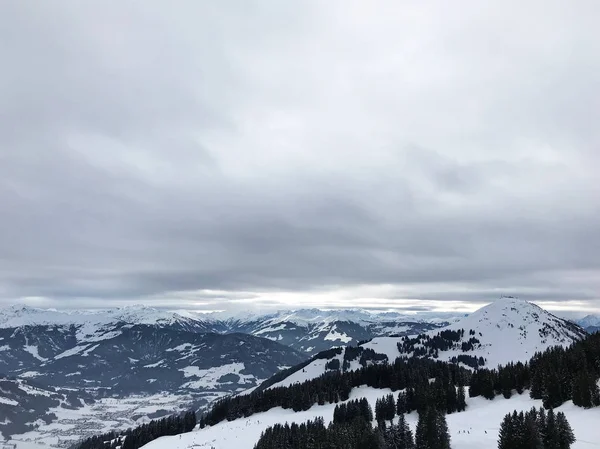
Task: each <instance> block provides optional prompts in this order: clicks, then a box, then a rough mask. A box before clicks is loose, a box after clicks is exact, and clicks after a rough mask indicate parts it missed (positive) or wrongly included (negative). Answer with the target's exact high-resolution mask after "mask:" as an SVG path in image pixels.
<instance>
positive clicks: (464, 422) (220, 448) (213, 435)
mask: <svg viewBox="0 0 600 449" xmlns="http://www.w3.org/2000/svg"><path fill="white" fill-rule="evenodd" d="M388 393H390V390H389V389H381V390H379V389H373V388H367V387H360V388H355V389H354V390H353V391H352V393H351V395H350V399H359V398H362V397H366V398H367V399H368V400H369V402H370V403H371V406H372V407H373V408H374V407H375V401H376V400H377V399H378V398H380V397H382V396H384V395H386V394H388ZM396 394H397V393H396ZM467 404H468V408H467V410H466V411H464V412H462V413H453V414H450V415H448V416H447V420H448V428H449V431H450V435H451V444H452V449H495V448H496V447H497V439H498V429H499V426H500V422H501V421H502V418H503V417H504V415H506V414H507V413H510V412H512V411H513V410H515V409H516V410H524V411H526V410H529V409H531V407H534V406H535V407H540V406H541V405H542V404H541V401H538V400H533V399H530V398H529V396H528V394H527V392H525V394H523V395H520V396H518V395H516V396H513V397H512V398H511V399H504V398H502V397H497V398H496V399H494V400H493V401H488V400H487V399H483V398H467ZM334 408H335V404H327V405H322V406H319V405H315V406H313V407H312V408H311V409H310V410H307V411H304V412H298V413H294V412H293V410H284V409H282V408H279V407H278V408H275V409H272V410H269V411H268V412H264V413H258V414H255V415H253V416H251V417H249V418H244V419H238V420H235V421H230V422H227V421H225V422H221V423H219V424H217V425H215V426H213V427H207V428H205V429H202V430H197V431H194V432H190V433H186V434H183V435H176V436H171V437H162V438H159V439H157V440H155V441H152V442H151V443H148V444H147V445H145V446H144V449H188V448H192V447H193V448H194V449H210V448H214V449H252V448H253V447H254V444H255V443H256V442H257V441H258V439H259V438H260V434H261V433H262V432H263V431H264V430H265V429H267V428H268V427H270V426H272V425H273V424H276V423H285V422H288V423H292V422H296V423H301V422H305V421H307V420H309V419H314V418H315V417H317V416H322V417H323V418H324V420H325V422H326V423H329V422H330V421H331V420H332V419H333V410H334ZM557 411H563V412H564V413H565V415H566V416H567V419H568V420H569V422H570V423H571V426H572V427H573V430H574V432H575V436H576V437H577V442H576V443H575V444H574V445H573V446H572V449H592V448H594V447H598V446H599V445H600V427H599V426H598V423H600V408H595V409H589V410H585V409H582V408H579V407H575V406H574V405H573V404H572V403H571V402H567V403H566V404H564V405H563V406H561V407H560V408H558V409H557ZM417 419H418V416H417V414H416V412H413V413H411V414H410V415H408V417H407V421H408V423H409V424H410V426H411V428H412V430H413V432H414V430H415V428H416V423H417Z"/></svg>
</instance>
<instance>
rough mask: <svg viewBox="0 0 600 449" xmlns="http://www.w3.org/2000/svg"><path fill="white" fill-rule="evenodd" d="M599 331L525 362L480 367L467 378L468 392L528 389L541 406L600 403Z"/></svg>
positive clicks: (508, 393) (507, 394) (482, 393)
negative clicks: (568, 345) (568, 402)
mask: <svg viewBox="0 0 600 449" xmlns="http://www.w3.org/2000/svg"><path fill="white" fill-rule="evenodd" d="M599 377H600V334H593V335H590V336H588V337H587V338H586V339H585V340H581V341H579V342H576V343H574V344H573V345H571V346H570V347H568V348H563V347H560V346H557V347H553V348H549V349H547V350H546V351H544V352H538V353H536V354H535V355H534V356H533V357H532V358H531V360H530V361H529V362H528V363H520V362H518V363H509V364H507V365H504V366H499V367H498V368H497V369H484V368H482V369H479V370H477V371H475V372H474V373H473V375H472V376H471V380H470V386H469V396H471V397H476V396H483V397H485V398H488V399H493V398H494V397H495V396H496V395H500V394H502V395H503V396H504V397H505V398H510V397H511V395H512V392H513V390H515V391H516V392H517V393H518V394H521V393H523V391H524V390H526V389H529V395H530V396H531V398H532V399H541V400H542V401H543V405H544V408H546V409H552V408H556V407H559V406H560V405H562V404H563V403H565V402H566V401H568V400H572V401H573V404H575V405H577V406H579V407H584V408H590V407H596V406H599V405H600V391H599V389H598V383H597V381H598V378H599Z"/></svg>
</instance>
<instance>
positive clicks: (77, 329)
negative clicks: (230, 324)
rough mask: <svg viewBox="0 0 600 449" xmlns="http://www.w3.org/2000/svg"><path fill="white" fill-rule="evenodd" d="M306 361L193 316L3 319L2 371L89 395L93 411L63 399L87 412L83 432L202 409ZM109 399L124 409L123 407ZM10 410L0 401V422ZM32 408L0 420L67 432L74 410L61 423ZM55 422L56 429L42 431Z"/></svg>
mask: <svg viewBox="0 0 600 449" xmlns="http://www.w3.org/2000/svg"><path fill="white" fill-rule="evenodd" d="M303 359H304V356H303V355H301V354H299V353H298V352H296V351H295V350H293V349H292V348H289V347H287V346H284V345H281V344H279V343H277V342H275V341H272V340H269V339H266V338H262V337H258V336H253V335H248V334H242V333H230V334H221V333H216V332H214V324H213V323H207V322H206V321H203V320H199V319H197V318H196V317H194V316H193V315H192V314H190V316H186V314H185V313H173V312H166V311H161V310H156V309H152V308H147V307H128V308H123V309H114V310H107V311H99V312H85V311H77V312H59V311H55V310H42V309H32V308H25V307H12V308H9V309H5V310H2V311H1V312H0V373H3V374H4V375H8V376H12V377H13V378H16V381H18V382H21V383H23V382H34V383H35V384H36V385H40V386H41V388H46V389H49V390H53V389H59V390H60V391H63V390H70V391H72V393H71V395H72V396H73V397H74V398H76V397H80V398H87V397H90V398H94V399H95V400H96V401H97V402H98V403H99V404H100V406H98V407H90V406H89V404H90V402H89V401H87V400H86V401H85V404H84V403H82V402H80V401H79V402H78V401H76V400H72V401H70V404H71V405H70V407H73V408H81V409H82V410H83V409H84V408H85V410H86V411H85V414H86V415H85V419H84V420H83V421H82V422H81V425H82V426H88V427H89V426H90V425H91V424H90V423H95V424H94V425H97V426H101V425H102V423H104V422H107V420H108V421H109V422H113V423H116V422H119V423H120V424H119V425H121V424H122V425H127V426H130V425H132V424H133V423H135V422H138V419H142V418H143V417H144V416H146V417H150V416H152V414H153V413H156V412H159V411H161V413H172V412H174V411H177V410H180V407H193V408H200V407H202V406H205V405H207V404H209V403H211V402H212V401H214V400H215V399H217V398H219V397H222V396H224V395H229V394H233V393H238V392H240V391H243V390H246V389H248V388H253V387H256V386H257V385H259V384H260V383H261V382H262V381H263V380H265V379H267V378H269V377H271V376H272V375H273V374H275V373H277V372H279V371H280V370H281V369H284V368H287V367H289V366H292V365H295V364H297V363H300V362H301V361H302V360H303ZM23 385H25V384H23ZM44 386H47V387H44ZM2 391H3V390H2V385H0V393H1V392H2ZM165 392H168V393H165ZM0 396H1V395H0ZM165 396H166V399H165ZM109 398H116V399H118V400H119V401H121V403H125V402H127V403H130V406H128V407H125V408H123V407H122V406H121V404H119V403H112V402H110V400H109ZM15 400H16V399H15ZM103 400H106V403H101V401H103ZM163 400H164V402H165V403H164V404H161V401H163ZM17 402H19V403H21V402H23V401H20V400H17ZM54 402H56V401H54ZM23 403H27V402H26V401H25V402H23ZM86 404H87V405H86ZM9 405H12V404H4V405H2V399H1V397H0V423H1V422H2V415H1V407H4V406H6V407H9ZM52 407H54V408H56V407H57V405H56V404H53V405H52ZM9 408H10V407H9ZM38 408H39V410H40V413H38V414H37V415H36V416H38V415H39V416H38V417H37V418H36V417H33V416H29V414H27V413H16V414H14V413H13V415H14V416H13V417H12V418H11V417H8V418H6V419H8V420H9V421H10V423H8V422H7V425H8V424H10V425H11V426H12V428H15V429H17V430H23V429H25V428H26V427H27V426H25V424H26V422H38V424H40V425H42V426H46V427H47V428H48V429H47V430H48V432H50V433H53V434H55V433H56V432H57V428H56V426H59V427H60V425H62V424H63V423H62V421H61V420H64V419H67V421H68V422H69V423H71V424H70V426H71V427H73V422H74V419H73V417H72V416H73V415H77V413H73V414H72V415H68V414H67V417H66V418H65V413H64V411H63V410H62V409H59V411H60V413H58V412H57V413H54V415H52V414H48V415H46V414H45V413H46V412H45V411H44V410H47V408H48V407H46V408H44V407H41V406H40V407H38ZM13 409H14V407H13ZM42 411H43V412H44V413H42ZM82 413H83V412H82ZM132 414H135V416H133V415H132ZM55 415H56V416H59V418H58V419H59V421H61V422H59V423H51V424H48V420H51V421H52V420H53V419H56V416H55ZM21 418H22V419H21ZM30 418H32V419H30ZM134 418H135V419H134ZM39 419H42V421H39ZM24 420H25V421H24ZM78 425H79V424H78ZM52 426H55V427H54V428H53V427H52ZM86 432H88V430H86ZM67 433H68V435H62V436H61V437H62V438H66V437H70V436H72V435H71V433H72V430H69V428H67ZM80 436H81V435H79V437H80Z"/></svg>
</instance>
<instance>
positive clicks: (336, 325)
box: [205, 309, 455, 356]
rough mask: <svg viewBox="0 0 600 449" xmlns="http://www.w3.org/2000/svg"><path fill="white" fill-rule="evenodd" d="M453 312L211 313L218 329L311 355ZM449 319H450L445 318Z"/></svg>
mask: <svg viewBox="0 0 600 449" xmlns="http://www.w3.org/2000/svg"><path fill="white" fill-rule="evenodd" d="M453 318H455V316H454V315H442V316H440V315H434V316H425V315H423V316H418V315H417V316H416V315H406V314H400V313H397V312H383V313H374V312H369V311H366V310H357V309H348V310H319V309H300V310H284V311H278V312H275V313H271V314H266V315H259V314H243V315H240V314H238V315H233V316H231V315H229V314H223V313H215V314H210V315H208V316H206V317H205V319H206V320H207V323H212V325H213V326H214V330H215V331H217V332H243V333H247V334H251V335H255V336H260V337H264V338H268V339H269V340H273V341H277V342H279V343H281V344H284V345H286V346H290V347H291V348H294V349H296V350H297V351H299V352H301V353H304V354H306V355H307V356H311V355H314V354H317V353H319V352H321V351H324V350H327V349H330V348H332V347H335V346H344V345H348V344H356V343H358V342H360V341H364V340H369V339H371V338H373V337H379V336H387V335H410V334H415V333H420V332H425V331H428V330H432V329H437V328H439V327H441V326H443V325H446V324H448V322H449V321H452V320H453ZM445 319H447V320H445Z"/></svg>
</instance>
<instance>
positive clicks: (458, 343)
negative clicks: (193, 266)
mask: <svg viewBox="0 0 600 449" xmlns="http://www.w3.org/2000/svg"><path fill="white" fill-rule="evenodd" d="M584 335H585V332H584V331H583V330H582V329H581V328H580V327H579V326H577V325H576V324H574V323H571V322H568V321H565V320H562V319H560V318H557V317H555V316H554V315H552V314H550V313H548V312H546V311H544V310H543V309H540V308H539V307H537V306H535V305H533V304H530V303H527V302H525V301H520V300H516V299H504V300H502V301H497V302H495V303H492V304H491V305H489V306H486V307H484V308H483V309H480V310H479V311H477V312H475V313H473V314H471V315H469V316H466V317H464V316H462V317H461V316H458V315H457V316H451V315H445V316H443V317H439V316H435V317H432V316H429V317H427V318H423V317H422V316H418V315H417V316H410V315H404V314H399V313H395V312H387V313H372V312H367V311H362V310H335V311H322V310H318V309H302V310H297V311H282V312H275V313H269V314H266V315H260V314H245V315H237V316H231V315H226V314H223V313H214V314H201V315H200V314H196V313H191V312H171V311H164V310H157V309H152V308H148V307H126V308H121V309H111V310H103V311H71V312H64V311H56V310H44V309H34V308H27V307H12V308H8V309H4V310H1V311H0V355H1V357H0V372H2V373H4V374H5V375H8V376H11V378H10V379H8V378H7V379H6V381H7V382H13V383H15V382H16V384H15V385H20V386H23V385H32V384H35V385H39V387H37V388H41V389H42V390H44V389H46V390H48V391H53V392H54V393H52V394H54V395H55V396H54V397H55V398H56V400H58V403H54V402H53V403H48V404H46V405H45V406H38V407H34V408H32V409H31V410H39V412H36V413H37V415H36V414H35V413H34V415H31V414H30V415H26V414H22V415H19V414H18V413H17V414H15V410H16V409H15V405H14V403H15V402H17V403H21V402H23V403H26V401H27V395H28V393H27V392H26V391H25V390H24V389H23V388H22V387H19V388H16V389H14V394H13V396H11V397H8V396H6V395H4V396H3V394H0V431H2V432H3V433H4V435H5V436H9V435H15V429H17V430H18V429H21V430H23V429H30V428H31V427H32V426H33V427H35V429H36V430H35V431H33V432H31V431H30V432H28V433H27V434H26V437H21V438H27V439H33V440H35V441H44V442H48V441H49V442H50V444H53V445H62V446H64V445H66V444H67V443H68V442H69V441H72V440H73V439H74V438H79V437H81V436H82V435H88V434H89V433H90V432H92V433H100V432H101V431H103V430H108V429H110V428H113V427H110V426H111V424H110V423H111V422H112V423H113V424H112V426H117V428H122V427H123V426H128V427H130V426H135V425H138V424H141V423H144V422H147V421H148V420H149V419H151V418H154V417H157V416H162V415H165V414H169V413H173V412H175V411H179V410H182V409H185V408H190V407H191V408H194V409H201V410H202V409H206V407H208V406H209V405H210V404H211V403H212V402H214V401H215V400H217V399H219V398H221V397H223V396H227V395H231V394H246V393H247V392H249V391H252V390H254V389H256V388H260V389H266V388H270V387H272V386H285V385H291V384H294V383H297V382H302V381H306V380H309V379H312V378H314V377H317V376H319V375H321V374H322V373H324V372H326V371H332V370H339V371H348V370H356V369H360V368H361V367H363V366H368V365H371V364H378V363H384V362H388V363H392V362H393V361H394V360H395V359H396V358H397V357H400V358H403V357H404V358H405V357H420V358H423V357H431V358H434V359H438V360H448V361H454V362H457V363H459V364H461V365H463V366H465V367H470V368H472V367H473V366H494V365H495V364H497V363H504V362H506V361H508V360H527V359H528V358H529V357H530V356H531V355H532V354H533V353H535V352H536V351H540V350H543V349H545V348H547V347H550V346H554V345H563V346H564V345H568V344H570V343H571V342H573V341H577V340H578V339H580V338H582V337H583V336H584ZM507 348H508V349H507ZM19 391H20V392H21V393H19ZM40 391H41V390H40ZM66 392H70V393H68V395H67V393H66ZM19 394H21V395H22V396H23V398H24V399H23V401H21V400H20V399H19V398H18V397H17V396H18V395H19ZM61 394H62V395H63V396H64V398H63V399H62V400H61V399H60V398H59V396H60V395H61ZM67 396H68V400H67V399H66V397H67ZM125 403H127V404H130V405H131V407H124V406H123V404H125ZM72 409H79V410H81V412H73V410H72ZM31 413H33V412H31ZM77 413H80V416H81V418H77ZM18 416H22V417H23V418H25V417H26V416H27V420H26V421H19V418H18ZM74 416H75V418H74ZM65 422H68V423H69V427H68V429H66V430H64V431H63V430H60V429H58V428H57V425H58V424H60V423H65ZM92 422H93V423H95V424H94V425H93V426H90V423H92ZM57 423H58V424H57ZM107 423H108V424H107ZM106 426H108V427H106ZM119 426H120V427H119ZM17 433H18V432H17ZM15 438H17V439H18V438H19V437H18V436H15ZM21 441H22V440H21Z"/></svg>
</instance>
